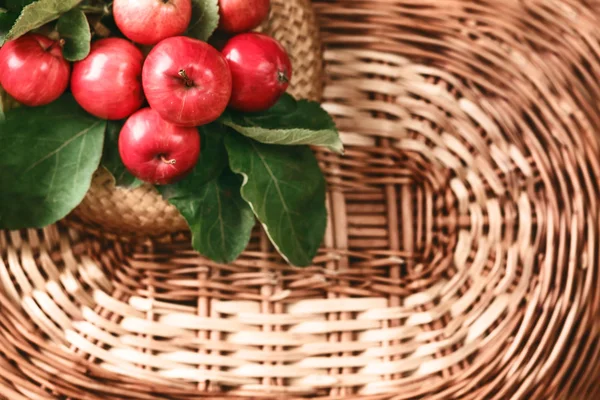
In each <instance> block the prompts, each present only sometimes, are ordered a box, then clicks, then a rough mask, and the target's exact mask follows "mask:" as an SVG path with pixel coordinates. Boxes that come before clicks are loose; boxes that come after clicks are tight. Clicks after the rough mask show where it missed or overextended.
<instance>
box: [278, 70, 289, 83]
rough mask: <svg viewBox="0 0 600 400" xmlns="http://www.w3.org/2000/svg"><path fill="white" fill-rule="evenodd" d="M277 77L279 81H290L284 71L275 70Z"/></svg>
mask: <svg viewBox="0 0 600 400" xmlns="http://www.w3.org/2000/svg"><path fill="white" fill-rule="evenodd" d="M277 79H278V80H279V82H280V83H290V80H289V78H288V77H287V74H286V73H285V71H277Z"/></svg>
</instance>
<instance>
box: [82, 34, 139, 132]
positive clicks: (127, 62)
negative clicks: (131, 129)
mask: <svg viewBox="0 0 600 400" xmlns="http://www.w3.org/2000/svg"><path fill="white" fill-rule="evenodd" d="M143 62H144V56H143V55H142V52H141V51H140V50H139V49H138V48H137V47H135V46H134V45H133V44H132V43H130V42H128V41H127V40H125V39H119V38H108V39H102V40H98V41H97V42H95V43H94V44H93V45H92V49H91V51H90V54H89V55H88V56H87V58H86V59H84V60H82V61H79V62H77V63H75V64H74V66H73V74H72V76H71V91H72V92H73V96H75V100H77V102H78V103H79V105H80V106H81V107H83V108H84V109H85V110H86V111H87V112H89V113H90V114H92V115H95V116H97V117H99V118H103V119H110V120H118V119H123V118H127V117H128V116H130V115H131V114H133V113H134V112H135V111H137V110H138V109H139V108H140V107H141V106H142V104H143V102H144V93H143V90H142V65H143Z"/></svg>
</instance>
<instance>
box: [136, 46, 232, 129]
mask: <svg viewBox="0 0 600 400" xmlns="http://www.w3.org/2000/svg"><path fill="white" fill-rule="evenodd" d="M142 77H143V83H144V92H145V93H146V98H147V99H148V103H150V107H152V108H153V109H154V110H156V111H157V112H158V113H159V114H160V116H161V117H163V118H164V119H165V120H167V121H169V122H171V123H174V124H177V125H181V126H200V125H204V124H208V123H210V122H212V121H214V120H216V119H217V118H219V117H220V116H221V114H223V111H225V108H227V103H229V99H230V98H231V73H230V72H229V67H228V65H227V61H225V58H223V56H222V55H221V53H219V52H218V51H217V50H216V49H215V48H214V47H212V46H210V45H209V44H207V43H204V42H201V41H199V40H196V39H191V38H188V37H183V36H177V37H173V38H169V39H165V40H163V41H162V42H160V43H159V44H158V45H156V47H154V49H152V51H151V52H150V54H148V57H147V58H146V62H145V63H144V70H143V74H142Z"/></svg>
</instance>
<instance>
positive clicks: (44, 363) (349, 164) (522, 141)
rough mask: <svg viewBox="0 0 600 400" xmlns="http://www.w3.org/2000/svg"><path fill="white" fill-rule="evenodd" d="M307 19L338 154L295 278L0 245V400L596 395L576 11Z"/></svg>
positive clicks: (598, 152) (427, 11)
mask: <svg viewBox="0 0 600 400" xmlns="http://www.w3.org/2000/svg"><path fill="white" fill-rule="evenodd" d="M314 5H315V8H316V11H317V14H318V15H319V23H320V26H321V27H322V32H323V39H324V42H325V45H326V48H327V50H326V52H325V59H326V62H327V76H328V82H327V86H326V89H325V99H326V101H325V106H326V107H327V109H328V110H330V111H331V112H332V113H333V114H334V115H335V116H336V118H337V121H338V123H339V126H340V128H341V129H342V131H343V139H344V141H345V143H346V144H347V147H348V149H347V154H346V156H345V157H338V156H335V155H332V154H329V153H320V154H319V157H320V159H321V161H322V165H323V167H324V169H325V171H326V173H327V175H328V180H329V182H330V192H329V198H328V204H329V209H330V224H329V228H328V232H327V235H326V239H325V243H324V245H323V248H322V250H321V252H320V254H319V256H318V257H317V258H316V259H315V262H314V266H312V267H310V268H306V269H297V268H291V267H289V266H287V265H285V264H284V263H282V261H281V259H280V257H278V256H277V254H276V252H275V251H274V250H273V249H272V248H271V247H270V246H269V244H268V241H267V240H266V237H265V236H264V235H263V234H261V233H260V232H258V231H257V232H256V234H255V236H254V237H253V240H252V244H251V246H250V247H249V248H248V250H247V251H246V252H245V253H244V255H243V257H242V258H241V259H240V260H239V261H237V262H235V263H234V264H232V265H227V266H225V265H215V264H213V263H211V262H208V261H206V260H205V259H203V258H201V257H199V256H198V255H197V254H195V253H194V252H192V251H190V249H189V245H188V241H187V238H186V237H185V235H184V234H181V235H173V236H172V237H170V238H168V239H164V240H162V241H144V242H141V243H140V242H122V241H111V240H108V239H99V238H97V237H94V236H89V235H87V234H85V233H83V232H81V231H76V230H73V229H67V228H66V227H64V226H63V225H57V226H52V227H49V228H47V229H44V230H43V231H35V230H29V231H22V232H0V249H2V251H1V253H0V254H1V257H0V284H1V287H2V288H3V290H1V291H0V313H1V317H0V355H1V356H0V370H1V371H2V373H0V398H2V397H5V398H7V399H11V400H21V399H52V398H61V399H115V400H116V399H175V400H177V399H197V398H202V397H213V398H214V397H223V396H230V397H236V396H240V397H254V398H259V397H282V398H292V397H304V396H306V397H314V398H328V399H333V398H340V399H341V398H359V397H360V398H365V399H366V398H368V399H389V398H395V399H438V400H442V399H568V400H571V399H576V400H578V399H584V400H586V399H596V398H598V397H599V396H600V386H599V384H598V379H599V378H600V341H599V339H600V318H599V317H600V315H599V308H600V307H599V306H600V282H599V279H598V274H599V272H600V264H599V257H600V254H599V251H598V244H599V234H600V232H599V227H600V221H599V215H598V214H599V207H598V201H599V200H598V197H599V194H600V187H599V179H600V140H599V136H598V129H599V128H600V110H599V107H598V106H599V104H600V82H599V80H598V76H600V29H599V27H600V14H598V13H599V12H600V6H599V5H598V3H597V2H582V1H575V0H564V1H552V0H532V1H525V0H523V1H517V0H504V1H497V0H488V1H485V0H477V1H476V0H472V1H467V0H464V1H461V0H377V1H375V0H369V1H365V0H331V1H318V2H315V3H314Z"/></svg>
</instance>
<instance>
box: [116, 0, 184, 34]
mask: <svg viewBox="0 0 600 400" xmlns="http://www.w3.org/2000/svg"><path fill="white" fill-rule="evenodd" d="M113 15H114V17H115V22H116V23H117V26H118V27H119V29H120V30H121V32H123V35H125V36H127V37H128V38H129V39H131V40H133V41H134V42H136V43H140V44H145V45H153V44H157V43H158V42H160V41H161V40H163V39H166V38H168V37H172V36H177V35H181V34H182V33H183V32H185V30H186V29H187V27H188V25H189V24H190V21H191V19H192V1H191V0H114V2H113Z"/></svg>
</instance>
